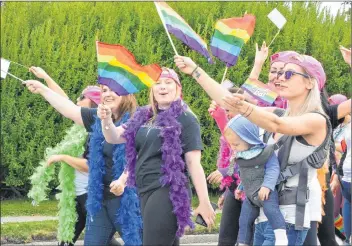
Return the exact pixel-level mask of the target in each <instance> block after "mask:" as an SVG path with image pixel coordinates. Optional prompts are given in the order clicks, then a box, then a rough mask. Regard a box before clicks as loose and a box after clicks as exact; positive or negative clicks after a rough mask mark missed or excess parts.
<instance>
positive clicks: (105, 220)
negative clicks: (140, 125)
mask: <svg viewBox="0 0 352 246" xmlns="http://www.w3.org/2000/svg"><path fill="white" fill-rule="evenodd" d="M25 84H26V86H27V87H28V89H29V90H30V91H31V92H33V93H35V94H40V95H41V96H43V97H44V98H45V99H46V100H47V101H48V102H49V103H50V104H51V105H52V106H53V107H54V108H55V109H56V110H57V111H58V112H60V113H61V114H62V115H63V116H65V117H67V118H69V119H71V120H73V121H74V122H76V123H77V124H79V125H83V126H84V127H85V128H86V130H87V131H88V132H90V133H91V138H90V143H89V153H90V155H89V159H88V166H89V183H88V198H87V203H86V208H87V220H86V233H85V238H84V244H85V245H107V244H108V243H109V242H110V240H111V238H112V236H113V235H114V234H115V232H116V231H117V232H119V234H120V236H121V237H122V239H123V241H124V243H125V244H127V245H140V244H141V230H142V225H141V217H140V208H139V200H138V197H137V195H136V190H135V189H134V188H125V186H126V184H125V183H126V178H127V177H126V175H125V174H123V170H124V164H125V145H124V144H119V145H113V144H109V143H107V142H106V141H104V136H103V134H102V124H101V121H100V120H99V118H98V117H97V116H96V114H97V109H90V108H84V107H81V106H83V105H82V101H80V103H79V104H81V106H78V105H75V104H74V103H73V102H72V101H70V100H68V99H67V98H65V97H63V96H61V95H59V94H57V93H55V92H54V91H52V90H51V89H49V88H48V87H46V86H45V85H43V84H42V83H40V82H39V81H35V80H29V81H26V82H25ZM101 89H102V93H101V99H102V102H103V103H104V105H103V107H105V108H108V109H109V110H110V112H113V113H112V118H111V117H110V118H111V120H112V119H113V120H112V122H111V124H112V125H114V124H115V125H117V126H119V125H121V124H123V123H125V122H127V120H128V119H129V117H130V116H131V115H132V114H133V112H134V111H135V109H136V100H135V98H134V96H133V95H127V96H118V95H117V94H116V93H115V92H114V91H113V90H111V89H110V88H109V87H107V86H105V85H102V86H101ZM98 107H99V108H101V107H102V105H101V104H99V106H98ZM105 127H109V126H108V125H105Z"/></svg>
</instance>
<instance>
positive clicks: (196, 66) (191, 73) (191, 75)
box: [191, 65, 199, 76]
mask: <svg viewBox="0 0 352 246" xmlns="http://www.w3.org/2000/svg"><path fill="white" fill-rule="evenodd" d="M197 68H199V66H198V65H197V66H196V68H195V69H194V70H193V71H192V73H191V76H193V73H194V72H195V71H196V70H197Z"/></svg>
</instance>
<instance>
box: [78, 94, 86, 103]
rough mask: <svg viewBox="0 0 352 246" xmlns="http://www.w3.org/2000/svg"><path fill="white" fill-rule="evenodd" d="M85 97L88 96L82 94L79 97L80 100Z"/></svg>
mask: <svg viewBox="0 0 352 246" xmlns="http://www.w3.org/2000/svg"><path fill="white" fill-rule="evenodd" d="M84 98H86V97H85V96H84V95H83V94H81V95H80V96H79V98H78V100H79V101H82V100H83V99H84Z"/></svg>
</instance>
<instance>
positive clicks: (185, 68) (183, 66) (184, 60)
mask: <svg viewBox="0 0 352 246" xmlns="http://www.w3.org/2000/svg"><path fill="white" fill-rule="evenodd" d="M174 61H175V64H176V66H177V67H178V69H180V71H181V72H183V73H185V74H188V75H192V72H193V71H194V69H196V67H197V65H196V64H195V63H194V61H192V59H191V58H189V57H186V56H174Z"/></svg>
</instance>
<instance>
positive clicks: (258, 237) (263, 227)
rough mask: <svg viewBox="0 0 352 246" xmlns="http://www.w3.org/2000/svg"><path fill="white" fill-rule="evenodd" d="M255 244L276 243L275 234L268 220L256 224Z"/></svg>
mask: <svg viewBox="0 0 352 246" xmlns="http://www.w3.org/2000/svg"><path fill="white" fill-rule="evenodd" d="M253 245H255V246H257V245H263V246H266V245H268V246H272V245H275V234H274V231H273V228H272V227H271V225H270V223H269V222H268V221H266V222H262V223H259V224H256V225H255V232H254V242H253Z"/></svg>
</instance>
